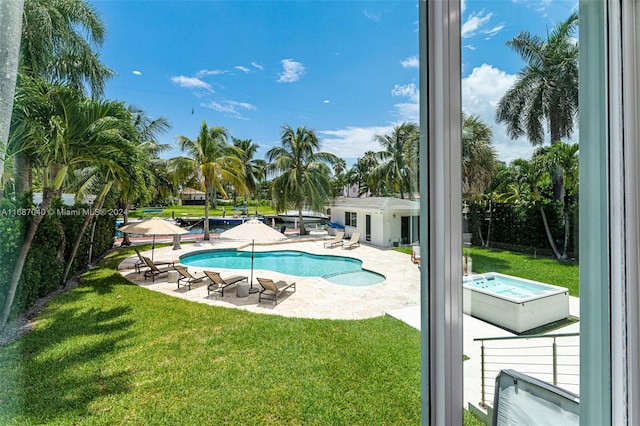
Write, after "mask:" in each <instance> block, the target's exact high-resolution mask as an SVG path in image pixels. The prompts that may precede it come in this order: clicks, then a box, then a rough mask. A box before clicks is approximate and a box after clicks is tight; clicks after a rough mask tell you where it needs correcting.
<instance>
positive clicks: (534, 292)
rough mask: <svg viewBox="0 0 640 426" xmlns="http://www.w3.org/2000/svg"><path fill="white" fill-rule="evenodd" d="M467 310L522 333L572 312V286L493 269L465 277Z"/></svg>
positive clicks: (464, 286) (464, 302)
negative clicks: (570, 295) (570, 307)
mask: <svg viewBox="0 0 640 426" xmlns="http://www.w3.org/2000/svg"><path fill="white" fill-rule="evenodd" d="M463 311H464V313H465V314H467V315H471V316H473V317H476V318H479V319H481V320H484V321H487V322H490V323H492V324H495V325H497V326H499V327H503V328H506V329H508V330H512V331H514V332H516V333H522V332H524V331H527V330H531V329H532V328H536V327H540V326H543V325H546V324H549V323H551V322H554V321H559V320H562V319H566V318H567V317H568V316H569V290H568V289H566V288H564V287H558V286H555V285H550V284H544V283H540V282H536V281H531V280H526V279H524V278H518V277H512V276H510V275H504V274H499V273H496V272H490V273H486V274H478V275H473V276H469V277H464V280H463Z"/></svg>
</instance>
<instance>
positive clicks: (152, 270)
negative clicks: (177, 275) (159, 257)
mask: <svg viewBox="0 0 640 426" xmlns="http://www.w3.org/2000/svg"><path fill="white" fill-rule="evenodd" d="M142 259H143V260H144V263H146V264H147V270H146V271H144V280H145V281H146V280H147V278H149V277H151V281H154V282H155V280H156V276H157V275H160V274H166V273H167V272H169V271H174V270H175V269H176V268H174V267H173V263H171V265H170V266H166V267H164V268H158V266H157V265H156V264H155V263H154V262H153V261H152V260H151V259H149V258H148V257H147V256H142Z"/></svg>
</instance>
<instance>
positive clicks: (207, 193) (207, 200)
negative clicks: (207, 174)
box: [203, 178, 211, 241]
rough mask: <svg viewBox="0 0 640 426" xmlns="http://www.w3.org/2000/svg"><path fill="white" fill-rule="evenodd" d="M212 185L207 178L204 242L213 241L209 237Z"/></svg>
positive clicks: (205, 185) (205, 182) (205, 184)
mask: <svg viewBox="0 0 640 426" xmlns="http://www.w3.org/2000/svg"><path fill="white" fill-rule="evenodd" d="M210 186H211V185H210V184H209V181H208V180H207V179H206V178H205V181H204V192H205V194H204V222H203V225H204V240H205V241H209V240H211V236H210V235H209V201H210V200H209V198H210V197H211V196H210V194H211V188H210Z"/></svg>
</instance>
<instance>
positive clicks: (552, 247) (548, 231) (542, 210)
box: [540, 204, 562, 260]
mask: <svg viewBox="0 0 640 426" xmlns="http://www.w3.org/2000/svg"><path fill="white" fill-rule="evenodd" d="M540 214H542V223H544V231H545V232H546V234H547V239H548V240H549V245H550V246H551V250H553V254H554V255H555V256H556V259H558V260H560V259H561V258H562V255H561V254H560V252H559V251H558V248H557V247H556V243H555V242H554V241H553V236H552V235H551V230H550V229H549V223H548V222H547V215H546V214H545V212H544V208H543V207H542V204H540Z"/></svg>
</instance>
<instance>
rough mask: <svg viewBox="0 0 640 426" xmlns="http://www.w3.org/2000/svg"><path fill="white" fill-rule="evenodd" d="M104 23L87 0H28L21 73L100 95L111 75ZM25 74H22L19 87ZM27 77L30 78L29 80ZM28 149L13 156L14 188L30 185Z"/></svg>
mask: <svg viewBox="0 0 640 426" xmlns="http://www.w3.org/2000/svg"><path fill="white" fill-rule="evenodd" d="M104 36H105V26H104V24H103V22H102V21H101V19H100V17H99V14H98V13H97V11H96V9H95V8H94V7H93V6H92V5H91V4H90V3H88V2H86V1H84V0H25V1H24V13H23V19H22V37H21V42H20V72H21V73H22V74H24V75H25V76H27V77H29V78H41V79H44V80H46V81H48V82H56V83H62V84H64V85H66V86H68V87H72V88H75V89H76V90H78V91H80V92H82V93H84V91H85V87H86V86H88V87H89V88H90V90H91V95H92V96H93V97H94V98H96V99H97V98H98V97H100V96H102V94H103V92H104V86H105V83H106V81H107V80H108V79H109V78H110V77H112V76H113V71H111V70H110V69H108V68H107V67H106V66H105V65H104V64H103V63H102V62H101V61H100V59H99V55H98V53H97V49H98V48H99V47H100V46H101V45H102V43H103V42H104ZM21 81H23V79H18V86H19V85H20V84H21ZM25 81H26V80H25ZM34 155H35V153H34V152H33V150H30V149H23V150H20V151H18V152H17V153H16V154H15V157H14V164H15V166H16V167H15V168H14V169H15V171H16V178H15V180H16V192H17V193H24V192H27V191H29V190H30V189H31V180H32V174H31V171H32V164H31V163H32V160H33V156H34Z"/></svg>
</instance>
